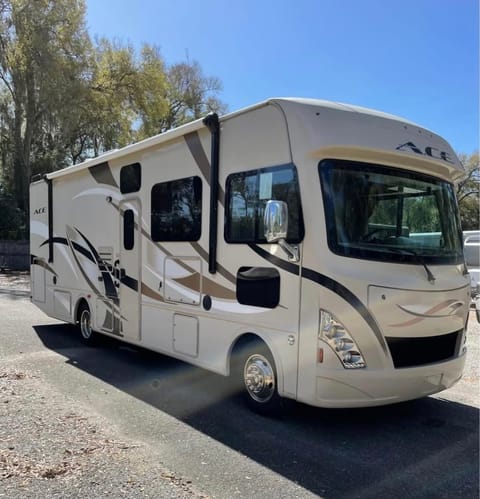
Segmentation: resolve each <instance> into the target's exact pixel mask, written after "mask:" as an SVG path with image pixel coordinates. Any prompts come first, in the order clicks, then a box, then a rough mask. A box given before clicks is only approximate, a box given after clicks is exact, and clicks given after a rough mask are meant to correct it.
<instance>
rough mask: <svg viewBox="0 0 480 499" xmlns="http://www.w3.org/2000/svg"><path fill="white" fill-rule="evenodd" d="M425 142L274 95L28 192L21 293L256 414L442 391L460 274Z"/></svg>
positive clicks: (407, 131)
mask: <svg viewBox="0 0 480 499" xmlns="http://www.w3.org/2000/svg"><path fill="white" fill-rule="evenodd" d="M462 174H463V168H462V165H461V163H460V162H459V160H458V158H457V157H456V156H455V154H454V152H453V151H452V149H451V147H450V146H449V145H448V144H447V143H446V142H445V141H444V140H443V139H442V138H440V137H438V136H437V135H435V134H434V133H432V132H430V131H428V130H425V129H423V128H421V127H419V126H418V125H415V124H413V123H410V122H408V121H405V120H403V119H400V118H397V117H394V116H391V115H387V114H383V113H379V112H375V111H372V110H368V109H363V108H359V107H354V106H350V105H343V104H337V103H331V102H325V101H320V100H308V99H293V98H292V99H286V98H285V99H271V100H268V101H266V102H263V103H260V104H258V105H255V106H252V107H248V108H246V109H242V110H240V111H238V112H234V113H231V114H227V115H226V116H223V117H220V118H218V117H217V116H216V115H209V116H207V117H206V118H205V119H204V120H198V121H194V122H192V123H189V124H187V125H184V126H182V127H179V128H177V129H174V130H171V131H169V132H166V133H163V134H161V135H157V136H155V137H152V138H149V139H147V140H144V141H142V142H139V143H137V144H133V145H130V146H128V147H125V148H123V149H120V150H115V151H111V152H108V153H106V154H104V155H103V156H100V157H97V158H94V159H90V160H88V161H86V162H84V163H82V164H79V165H75V166H72V167H69V168H66V169H64V170H60V171H57V172H54V173H50V174H47V175H45V176H44V177H43V178H41V179H38V180H36V181H34V182H32V184H31V213H30V215H31V258H32V267H31V276H32V301H33V303H35V304H36V305H37V306H38V307H40V308H41V309H42V310H43V311H44V312H45V313H46V314H48V315H49V316H51V317H55V318H57V319H61V320H64V321H67V322H70V323H78V324H79V330H80V332H81V335H82V337H83V338H84V340H85V341H89V340H91V339H92V337H93V336H94V335H96V334H105V335H108V336H113V337H116V338H119V339H120V340H122V341H125V342H127V343H131V344H134V345H141V346H142V347H145V348H148V349H151V350H154V351H157V352H161V353H163V354H166V355H170V356H172V357H176V358H178V359H181V360H183V361H186V362H189V363H191V364H194V365H196V366H200V367H202V368H205V369H209V370H211V371H214V372H216V373H220V374H223V375H225V376H228V375H231V378H232V385H237V384H240V385H241V386H242V387H243V389H244V392H245V397H246V399H247V401H248V402H249V403H250V404H251V405H252V407H253V408H255V409H256V410H258V411H261V412H271V411H274V410H277V409H278V408H279V407H280V406H281V404H282V400H283V399H284V398H288V399H295V400H298V401H301V402H305V403H307V404H311V405H314V406H320V407H359V406H372V405H381V404H390V403H393V402H399V401H403V400H408V399H413V398H417V397H423V396H426V395H429V394H432V393H435V392H439V391H440V390H443V389H445V388H448V387H450V386H452V385H453V384H454V383H455V382H456V381H458V380H459V379H460V377H461V375H462V370H463V367H464V363H465V354H466V347H465V330H466V321H467V313H468V307H469V303H470V281H469V277H468V274H467V272H466V268H465V262H464V257H463V250H462V234H461V229H460V222H459V216H458V208H457V202H456V199H455V194H454V188H453V182H454V181H455V180H456V179H457V178H459V177H460V176H461V175H462Z"/></svg>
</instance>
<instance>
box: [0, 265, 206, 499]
mask: <svg viewBox="0 0 480 499" xmlns="http://www.w3.org/2000/svg"><path fill="white" fill-rule="evenodd" d="M29 292H30V277H29V274H28V273H18V272H17V273H15V272H11V273H0V293H11V294H28V293H29ZM119 477H120V479H119ZM20 497H21V498H25V499H27V498H32V499H33V498H35V499H39V498H42V497H44V498H53V497H61V498H78V497H89V498H94V497H102V498H115V499H118V498H121V497H135V498H137V497H138V498H144V497H145V498H149V497H162V498H163V497H165V498H166V497H169V498H188V499H193V498H206V497H207V495H205V494H202V493H201V492H200V491H198V490H196V489H195V487H194V485H193V484H192V483H191V482H190V481H188V480H186V479H182V478H181V477H177V476H176V475H175V474H174V473H173V472H171V471H170V470H168V469H165V468H164V467H163V466H162V464H161V463H159V462H158V461H156V460H155V459H152V453H151V450H150V449H148V448H147V447H146V446H145V445H144V444H142V443H138V442H135V441H126V440H125V439H119V437H118V434H117V432H116V429H115V428H112V427H111V426H109V425H108V423H107V421H106V420H105V419H104V418H102V417H101V416H99V415H97V414H85V413H84V410H83V408H82V407H81V406H79V405H77V404H76V402H75V401H74V400H71V399H68V398H66V397H65V396H64V395H63V394H60V393H58V392H56V391H55V390H54V388H53V387H52V385H47V384H46V383H44V382H43V380H42V378H41V375H40V374H39V373H35V372H24V371H20V370H18V369H16V368H15V366H14V365H9V363H8V362H7V363H4V364H3V365H2V366H1V367H0V498H12V499H13V498H15V499H16V498H20Z"/></svg>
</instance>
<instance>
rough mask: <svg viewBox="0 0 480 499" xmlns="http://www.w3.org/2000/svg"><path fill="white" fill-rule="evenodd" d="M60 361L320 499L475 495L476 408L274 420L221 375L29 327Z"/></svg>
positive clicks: (425, 404)
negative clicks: (249, 403) (251, 407)
mask: <svg viewBox="0 0 480 499" xmlns="http://www.w3.org/2000/svg"><path fill="white" fill-rule="evenodd" d="M34 329H35V331H36V334H37V335H38V337H39V338H40V339H41V341H42V342H43V343H44V345H45V346H46V347H47V348H49V349H51V350H54V351H56V352H58V353H59V354H61V355H63V356H64V357H66V359H67V362H69V363H71V364H72V365H75V367H77V368H79V369H82V370H83V371H85V372H87V373H89V374H91V375H92V376H95V377H97V378H99V379H101V380H103V381H105V382H107V383H109V384H111V385H112V386H114V387H116V388H118V389H120V390H123V391H124V392H126V393H128V394H130V395H133V396H135V397H137V398H139V399H141V400H142V401H144V402H147V403H149V404H151V405H152V406H154V407H156V408H158V409H160V410H161V411H164V412H166V413H168V414H170V415H171V416H173V417H175V418H177V419H179V420H181V421H184V422H185V423H187V424H189V425H190V426H192V427H193V428H195V429H196V430H198V431H200V432H202V433H204V434H206V435H208V436H210V437H212V438H214V439H216V440H217V441H219V442H221V443H223V444H224V445H227V446H229V447H230V448H232V449H235V450H237V451H239V452H241V453H242V454H244V455H246V456H248V457H249V458H250V459H252V460H254V461H256V462H258V463H260V464H261V465H262V466H265V467H268V468H270V469H271V470H273V471H275V472H276V473H279V474H280V475H283V476H284V477H286V478H288V479H289V480H292V481H294V482H296V483H298V484H299V485H301V486H302V487H305V488H306V489H308V490H310V491H311V492H313V493H315V494H317V495H320V496H322V497H332V498H336V497H365V498H371V497H388V496H390V497H399V496H404V497H435V498H440V497H452V496H455V497H463V498H470V497H471V498H477V497H478V496H479V484H478V476H479V458H478V442H479V411H478V409H476V408H475V407H470V406H467V405H462V404H458V403H454V402H448V401H444V400H441V399H437V398H433V397H429V398H425V399H421V400H418V401H414V402H409V403H402V404H397V405H392V406H386V407H378V408H368V409H355V410H353V409H349V410H346V409H345V410H331V409H329V410H326V409H316V408H311V407H308V406H305V405H302V404H292V407H291V408H290V410H289V412H288V413H287V414H286V415H285V416H284V417H283V418H282V419H267V418H263V417H261V416H258V415H255V414H253V413H251V412H250V411H249V410H248V409H246V408H245V407H243V405H242V404H241V402H240V401H239V400H238V397H235V396H233V395H232V394H231V393H230V391H229V382H228V378H224V377H222V376H219V375H216V374H212V373H209V372H207V371H205V370H202V369H199V368H195V367H192V366H190V365H188V364H185V363H183V362H180V361H177V360H175V359H172V358H169V357H165V356H162V355H159V354H154V353H151V352H148V351H145V350H142V349H137V348H132V347H130V346H125V345H124V344H121V343H119V342H117V341H115V340H110V339H109V338H106V339H105V340H103V339H102V340H101V342H100V344H99V345H98V346H95V347H85V346H84V345H83V344H82V343H81V341H80V340H79V338H78V335H77V332H76V329H75V328H74V327H73V326H70V325H63V324H62V325H52V326H36V327H35V328H34Z"/></svg>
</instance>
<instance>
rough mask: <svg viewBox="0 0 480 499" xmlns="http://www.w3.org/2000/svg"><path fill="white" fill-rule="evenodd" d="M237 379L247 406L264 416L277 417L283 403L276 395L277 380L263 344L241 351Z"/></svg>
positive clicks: (274, 369) (270, 358) (268, 352)
mask: <svg viewBox="0 0 480 499" xmlns="http://www.w3.org/2000/svg"><path fill="white" fill-rule="evenodd" d="M242 350H244V351H243V352H241V356H240V359H241V361H240V362H239V363H238V364H239V365H238V369H237V373H236V375H237V377H238V378H239V382H240V383H239V384H240V385H241V388H242V393H243V398H244V400H245V401H246V403H247V405H248V406H249V407H250V408H251V409H252V410H254V411H255V412H257V413H259V414H263V415H265V416H273V415H278V414H279V413H280V412H281V411H282V409H283V401H282V398H281V397H280V395H279V394H278V378H277V371H276V368H275V362H274V360H273V357H272V354H271V353H270V351H269V350H268V348H267V346H266V345H265V344H264V343H260V342H257V343H254V344H252V345H248V347H247V348H244V349H242Z"/></svg>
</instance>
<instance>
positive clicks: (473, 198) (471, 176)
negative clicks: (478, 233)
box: [456, 152, 480, 230]
mask: <svg viewBox="0 0 480 499" xmlns="http://www.w3.org/2000/svg"><path fill="white" fill-rule="evenodd" d="M459 158H460V161H461V162H462V163H463V165H464V167H465V170H466V174H465V176H464V178H463V179H462V180H461V181H460V182H458V183H457V189H456V190H457V199H458V205H459V208H460V217H461V219H462V229H463V230H478V229H480V163H479V155H478V152H475V153H473V154H470V155H467V154H459Z"/></svg>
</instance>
